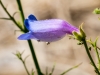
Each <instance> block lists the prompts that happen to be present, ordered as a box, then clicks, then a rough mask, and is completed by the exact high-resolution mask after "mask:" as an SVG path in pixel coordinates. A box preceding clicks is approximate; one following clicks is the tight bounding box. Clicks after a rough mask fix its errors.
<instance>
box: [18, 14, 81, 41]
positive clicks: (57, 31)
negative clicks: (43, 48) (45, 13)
mask: <svg viewBox="0 0 100 75" xmlns="http://www.w3.org/2000/svg"><path fill="white" fill-rule="evenodd" d="M24 25H25V27H26V28H27V29H28V30H29V32H28V33H25V34H22V35H20V36H19V37H18V39H19V40H29V39H35V40H38V41H43V42H53V41H57V40H60V39H62V38H63V37H64V36H65V35H66V34H70V35H73V34H72V32H73V31H75V32H79V29H78V28H76V27H74V26H72V25H71V24H69V23H68V22H66V21H64V20H61V19H49V20H40V21H37V19H36V17H35V16H34V15H29V16H28V19H25V21H24Z"/></svg>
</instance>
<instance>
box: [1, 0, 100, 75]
mask: <svg viewBox="0 0 100 75" xmlns="http://www.w3.org/2000/svg"><path fill="white" fill-rule="evenodd" d="M2 2H3V3H4V5H5V7H6V8H7V10H8V11H9V12H10V14H11V15H13V13H14V12H16V11H18V7H17V3H16V0H2ZM21 2H22V5H23V10H24V14H25V17H26V18H27V16H28V15H29V14H34V15H35V16H36V17H37V19H38V20H44V19H52V18H59V19H63V20H66V21H68V22H69V23H71V24H72V25H74V26H76V27H78V26H79V25H80V24H81V23H82V22H84V25H83V28H84V30H85V32H86V34H87V38H90V37H91V39H92V40H95V38H96V37H97V36H100V20H99V19H98V17H100V15H96V14H93V13H92V11H93V10H94V9H95V8H97V7H100V0H21ZM0 17H8V16H7V14H6V13H5V12H4V10H3V9H2V7H1V6H0ZM15 18H16V20H17V21H21V20H20V17H19V13H17V14H16V15H15ZM15 30H19V29H18V28H17V27H16V26H15V25H14V23H13V22H12V21H9V20H0V75H27V73H26V71H25V69H24V67H23V64H22V62H21V61H20V60H18V58H17V57H16V56H15V55H14V54H13V53H16V51H20V52H22V51H24V54H23V58H25V56H27V55H30V56H29V57H28V59H27V60H26V64H27V67H28V69H29V71H31V69H32V68H33V69H34V71H35V66H34V63H33V61H32V57H31V53H30V50H29V47H28V44H27V41H20V40H18V39H17V37H18V36H19V35H20V34H22V33H21V32H20V31H17V32H16V33H14V32H15ZM99 38H100V37H99ZM32 42H33V45H34V48H35V52H36V54H37V58H38V61H39V64H40V67H41V69H42V72H44V73H45V70H46V67H48V69H49V71H51V69H52V67H53V65H54V64H55V63H56V67H55V71H54V75H59V74H60V73H62V72H63V71H65V70H67V69H69V68H71V67H73V66H75V65H77V64H79V63H82V65H81V66H79V67H78V68H76V69H74V70H72V71H70V72H68V73H67V74H66V75H95V73H94V69H93V67H92V66H91V65H90V61H89V59H88V57H87V54H86V52H85V49H84V47H83V46H79V45H77V43H78V42H77V41H76V40H73V39H70V40H69V38H68V36H67V35H66V37H64V38H63V39H61V40H59V41H56V42H52V43H50V44H49V45H46V43H44V42H37V41H35V40H32ZM98 46H99V47H100V39H99V40H98ZM91 54H92V56H93V58H94V60H95V62H97V59H96V57H95V53H94V52H93V51H91Z"/></svg>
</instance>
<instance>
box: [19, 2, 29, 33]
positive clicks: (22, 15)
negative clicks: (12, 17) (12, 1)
mask: <svg viewBox="0 0 100 75" xmlns="http://www.w3.org/2000/svg"><path fill="white" fill-rule="evenodd" d="M17 4H18V8H19V10H20V14H21V19H22V23H23V25H24V20H25V17H24V12H23V8H22V4H21V0H17ZM24 29H25V32H28V30H27V29H26V27H25V26H24Z"/></svg>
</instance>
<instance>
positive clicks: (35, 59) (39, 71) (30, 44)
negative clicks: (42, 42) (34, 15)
mask: <svg viewBox="0 0 100 75" xmlns="http://www.w3.org/2000/svg"><path fill="white" fill-rule="evenodd" d="M28 44H29V47H30V50H31V53H32V57H33V60H34V63H35V66H36V69H37V73H38V75H43V74H42V72H41V69H40V67H39V64H38V61H37V57H36V54H35V51H34V48H33V46H32V42H31V40H28Z"/></svg>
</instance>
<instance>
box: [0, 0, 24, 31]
mask: <svg viewBox="0 0 100 75" xmlns="http://www.w3.org/2000/svg"><path fill="white" fill-rule="evenodd" d="M0 4H1V6H2V8H3V9H4V11H5V12H6V13H7V15H8V16H9V18H10V19H11V20H12V21H13V22H14V23H15V25H17V27H18V28H19V29H20V30H21V31H24V30H23V29H22V28H21V27H20V26H19V25H18V24H17V22H16V21H15V19H14V18H13V17H12V16H11V15H10V13H9V12H8V11H7V9H6V8H5V6H4V4H3V3H2V1H1V0H0Z"/></svg>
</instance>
